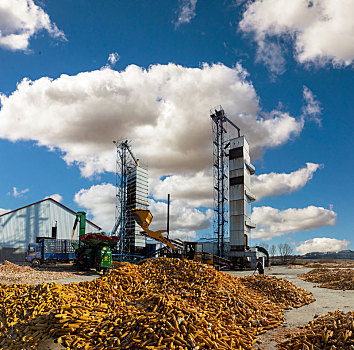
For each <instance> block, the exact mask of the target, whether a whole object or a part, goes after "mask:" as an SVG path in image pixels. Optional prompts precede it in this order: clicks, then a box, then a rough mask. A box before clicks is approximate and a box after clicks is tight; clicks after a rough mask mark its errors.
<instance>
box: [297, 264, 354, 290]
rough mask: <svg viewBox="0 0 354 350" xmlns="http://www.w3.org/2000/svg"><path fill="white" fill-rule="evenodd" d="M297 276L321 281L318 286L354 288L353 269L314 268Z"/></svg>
mask: <svg viewBox="0 0 354 350" xmlns="http://www.w3.org/2000/svg"><path fill="white" fill-rule="evenodd" d="M297 277H298V278H300V279H303V280H305V281H308V282H313V283H320V284H319V285H318V287H322V288H329V289H341V290H354V270H352V269H314V270H312V271H309V272H307V273H304V274H301V275H298V276H297Z"/></svg>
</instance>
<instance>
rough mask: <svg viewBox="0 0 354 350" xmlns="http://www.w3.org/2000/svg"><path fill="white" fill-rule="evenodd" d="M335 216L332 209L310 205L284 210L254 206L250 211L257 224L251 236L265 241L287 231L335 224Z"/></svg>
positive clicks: (292, 231) (291, 231)
mask: <svg viewBox="0 0 354 350" xmlns="http://www.w3.org/2000/svg"><path fill="white" fill-rule="evenodd" d="M336 217H337V213H335V212H334V211H333V210H328V209H325V208H322V207H315V206H312V205H311V206H308V207H306V208H303V209H296V208H290V209H286V210H279V209H275V208H271V207H255V208H253V212H252V221H254V222H255V223H256V224H257V228H256V229H255V230H253V231H252V238H259V239H262V240H265V241H267V240H271V239H272V238H274V237H279V236H283V235H286V234H288V233H294V232H297V231H305V230H313V229H316V228H319V227H322V226H333V225H335V224H336Z"/></svg>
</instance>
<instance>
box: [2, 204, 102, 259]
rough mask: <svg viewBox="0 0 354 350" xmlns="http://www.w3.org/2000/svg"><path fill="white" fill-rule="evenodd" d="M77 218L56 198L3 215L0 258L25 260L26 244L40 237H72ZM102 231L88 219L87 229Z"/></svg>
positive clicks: (74, 213)
mask: <svg viewBox="0 0 354 350" xmlns="http://www.w3.org/2000/svg"><path fill="white" fill-rule="evenodd" d="M75 218H76V212H75V211H73V210H71V209H69V208H68V207H66V206H64V205H63V204H61V203H59V202H57V201H56V200H54V199H52V198H47V199H43V200H41V201H39V202H36V203H33V204H30V205H27V206H25V207H22V208H19V209H16V210H12V211H10V212H8V213H5V214H2V215H0V261H4V260H5V259H6V260H9V261H13V262H23V261H24V256H25V251H26V247H27V246H28V244H29V243H34V242H36V240H37V238H39V237H50V238H57V239H71V235H72V229H73V225H74V221H75ZM100 230H101V228H100V227H99V226H97V225H96V224H94V223H93V222H91V221H89V220H87V222H86V232H98V231H100ZM74 239H76V240H77V239H78V228H76V232H75V235H74Z"/></svg>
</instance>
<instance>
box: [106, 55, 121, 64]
mask: <svg viewBox="0 0 354 350" xmlns="http://www.w3.org/2000/svg"><path fill="white" fill-rule="evenodd" d="M119 59H120V56H119V54H118V52H112V53H110V54H109V56H108V63H109V65H110V66H111V67H113V66H115V64H116V63H117V62H118V61H119Z"/></svg>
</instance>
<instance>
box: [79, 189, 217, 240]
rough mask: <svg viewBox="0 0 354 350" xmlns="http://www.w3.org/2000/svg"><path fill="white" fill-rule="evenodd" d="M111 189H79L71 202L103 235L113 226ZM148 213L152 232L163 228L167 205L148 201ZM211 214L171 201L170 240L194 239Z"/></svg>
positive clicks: (113, 196)
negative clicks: (83, 209)
mask: <svg viewBox="0 0 354 350" xmlns="http://www.w3.org/2000/svg"><path fill="white" fill-rule="evenodd" d="M115 189H116V188H115V186H113V185H111V184H106V183H104V184H101V185H94V186H91V187H90V188H89V189H81V190H80V191H79V192H77V193H76V194H75V197H74V201H75V202H76V203H77V205H79V206H80V207H82V208H85V210H86V211H87V213H88V214H89V215H92V216H93V221H94V222H95V223H96V224H98V225H99V226H101V227H103V230H104V231H106V232H111V230H112V228H113V226H114V223H115V200H116V196H115V194H116V191H115ZM149 209H150V211H151V213H152V215H153V217H154V218H153V221H152V224H151V227H150V228H151V229H152V230H163V229H165V228H166V222H167V221H166V218H167V204H166V203H163V202H158V201H155V200H150V208H149ZM211 216H212V211H211V210H207V211H206V212H205V213H202V212H201V211H199V210H197V209H194V208H192V207H191V206H190V205H188V204H187V203H185V202H182V201H178V200H173V201H171V205H170V231H171V232H170V234H171V238H181V237H189V238H193V237H195V236H196V232H195V231H197V230H203V229H206V228H208V227H209V225H210V218H211Z"/></svg>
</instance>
